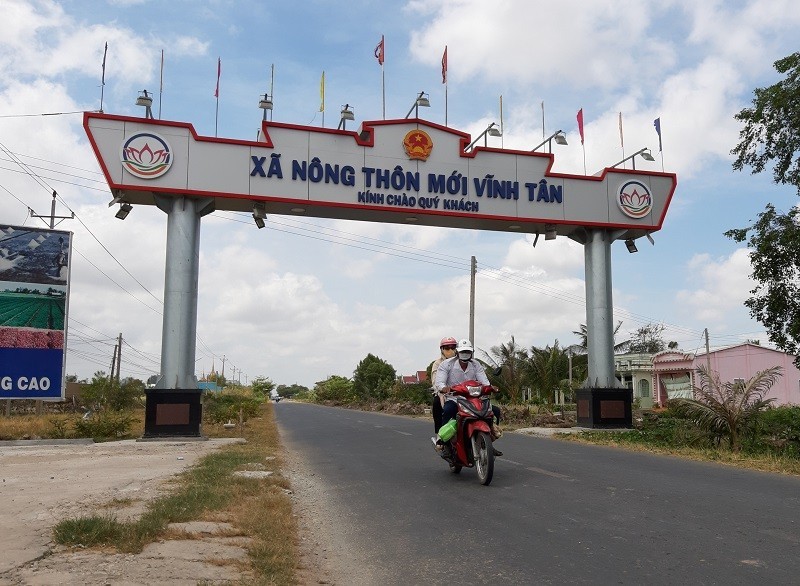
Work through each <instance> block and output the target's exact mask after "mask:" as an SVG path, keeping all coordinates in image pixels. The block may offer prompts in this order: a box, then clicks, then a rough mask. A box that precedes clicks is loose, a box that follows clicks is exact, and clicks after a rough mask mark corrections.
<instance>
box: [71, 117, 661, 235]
mask: <svg viewBox="0 0 800 586" xmlns="http://www.w3.org/2000/svg"><path fill="white" fill-rule="evenodd" d="M84 126H85V128H86V132H87V134H88V136H89V140H90V141H91V143H92V146H93V148H94V150H95V153H96V155H97V158H98V160H99V162H100V165H101V167H102V169H103V172H104V174H105V176H106V179H107V181H108V183H109V186H110V187H111V189H112V191H113V192H114V195H115V196H116V197H118V198H119V200H118V201H124V202H127V203H131V204H137V203H139V204H153V203H154V195H153V194H154V193H158V194H162V195H169V194H174V195H193V196H199V197H213V198H214V209H217V210H235V211H253V206H254V205H258V206H261V207H262V208H263V210H264V212H265V213H276V214H286V215H307V216H309V217H328V218H338V219H350V220H367V221H377V222H393V223H400V224H403V223H414V224H416V225H421V226H424V225H431V226H448V227H457V228H473V229H480V230H499V231H510V232H513V231H519V232H529V233H533V232H540V233H544V232H549V233H555V234H558V235H570V234H572V233H573V232H574V231H575V230H576V228H579V227H581V226H584V227H590V228H598V227H603V228H611V229H615V230H622V231H623V232H624V235H622V236H621V237H622V238H637V237H641V236H644V235H645V234H646V233H648V232H653V231H656V230H659V229H660V228H661V225H662V223H663V221H664V217H665V215H666V213H667V208H668V206H669V202H670V200H671V198H672V195H673V193H674V191H675V186H676V178H675V174H673V173H657V172H649V171H640V170H627V169H616V168H610V169H605V170H603V171H602V172H601V173H599V174H598V175H596V176H585V175H569V174H562V173H554V172H552V171H551V167H552V165H553V155H550V154H545V153H532V152H528V151H517V150H511V149H495V148H485V147H477V148H475V149H472V150H469V151H468V150H466V148H467V145H469V142H470V136H469V135H468V134H466V133H463V132H460V131H457V130H454V129H452V128H448V127H444V126H440V125H437V124H434V123H432V122H427V121H423V120H416V119H415V120H384V121H374V122H364V123H363V124H362V126H361V128H360V129H359V130H358V131H356V132H352V131H346V130H334V129H326V128H318V127H309V126H297V125H292V124H281V123H274V122H267V121H265V122H263V123H262V131H261V133H260V140H258V141H246V140H231V139H219V138H211V137H202V136H198V135H197V133H196V132H195V130H194V127H193V126H192V125H190V124H187V123H181V122H169V121H163V120H152V119H142V118H131V117H125V116H114V115H108V114H98V113H87V114H85V115H84Z"/></svg>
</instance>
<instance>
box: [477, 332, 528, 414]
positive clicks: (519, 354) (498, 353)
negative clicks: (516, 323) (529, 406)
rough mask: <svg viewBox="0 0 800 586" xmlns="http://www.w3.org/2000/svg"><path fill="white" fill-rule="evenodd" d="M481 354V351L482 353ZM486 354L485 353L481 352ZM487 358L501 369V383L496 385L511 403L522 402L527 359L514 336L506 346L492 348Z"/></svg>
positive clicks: (525, 353)
mask: <svg viewBox="0 0 800 586" xmlns="http://www.w3.org/2000/svg"><path fill="white" fill-rule="evenodd" d="M482 352H483V351H482ZM483 353H484V354H487V353H486V352H483ZM487 357H488V358H489V359H490V360H491V361H492V362H493V363H494V364H495V365H496V366H500V367H502V371H501V372H500V380H501V383H500V384H499V385H498V386H499V387H500V388H501V390H502V391H506V392H507V393H508V395H509V397H511V400H512V401H513V402H517V403H521V402H522V382H523V381H522V379H523V376H524V368H523V365H524V363H525V361H526V360H527V359H528V354H527V352H525V349H524V348H520V347H519V346H518V345H517V341H516V340H515V339H514V336H511V340H510V341H509V342H508V343H506V344H500V345H499V346H492V347H491V348H490V349H489V354H487Z"/></svg>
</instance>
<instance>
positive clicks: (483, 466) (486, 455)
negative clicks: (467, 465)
mask: <svg viewBox="0 0 800 586" xmlns="http://www.w3.org/2000/svg"><path fill="white" fill-rule="evenodd" d="M472 455H473V457H474V458H475V470H476V471H477V472H478V480H480V481H481V484H483V485H484V486H486V485H488V484H489V483H490V482H491V481H492V475H493V474H494V448H493V447H492V438H491V436H490V435H489V434H488V433H486V432H485V431H479V432H477V433H475V434H474V435H473V436H472Z"/></svg>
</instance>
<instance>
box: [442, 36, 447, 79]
mask: <svg viewBox="0 0 800 586" xmlns="http://www.w3.org/2000/svg"><path fill="white" fill-rule="evenodd" d="M442 83H447V45H445V46H444V55H442Z"/></svg>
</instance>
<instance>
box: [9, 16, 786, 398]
mask: <svg viewBox="0 0 800 586" xmlns="http://www.w3.org/2000/svg"><path fill="white" fill-rule="evenodd" d="M3 14H4V17H3V18H4V21H5V22H4V25H5V26H4V33H3V37H2V38H0V73H2V75H0V96H2V100H0V116H2V117H0V144H1V145H2V150H1V151H0V219H1V220H2V221H3V222H7V223H10V224H24V223H27V224H28V225H36V226H40V225H42V224H41V223H37V222H39V221H38V220H35V219H33V218H30V217H29V214H28V207H30V208H32V209H34V210H35V212H37V213H39V214H46V213H48V212H49V209H50V208H49V206H50V201H51V196H50V193H51V191H52V189H56V190H57V191H58V193H59V197H60V198H61V200H63V203H62V202H61V201H60V202H59V207H58V208H57V213H58V214H60V215H67V213H68V212H67V208H66V207H65V204H66V205H68V206H69V209H71V210H73V211H75V213H76V215H77V216H78V218H79V220H69V221H65V222H63V223H62V224H60V225H59V228H60V229H67V230H72V231H74V233H75V239H74V243H75V249H76V253H75V254H73V268H72V271H73V273H72V276H73V281H72V290H71V297H70V322H69V339H68V344H69V352H68V359H67V372H68V373H70V374H72V373H75V374H78V375H79V376H80V377H90V376H91V375H92V373H94V372H95V371H96V370H108V368H109V366H110V363H111V354H112V349H113V344H114V338H116V336H117V335H118V334H119V333H120V332H122V334H123V337H124V339H125V341H126V346H125V347H124V348H123V363H122V375H123V376H125V375H131V376H137V377H140V378H145V377H146V376H148V375H149V374H153V373H156V372H157V371H158V363H159V357H160V338H161V316H160V314H159V311H160V307H159V300H160V299H162V297H163V285H164V242H165V233H166V217H165V216H164V214H163V213H162V212H160V211H158V210H157V209H155V208H147V207H144V206H137V207H136V208H135V209H134V211H133V212H131V214H130V216H129V217H128V219H126V220H125V221H124V222H120V221H119V220H117V219H115V218H114V216H113V210H110V209H109V208H108V207H107V203H108V201H109V200H110V199H111V196H110V193H109V191H108V189H107V188H106V187H104V184H103V183H102V178H101V177H100V175H99V174H98V171H99V168H98V165H97V162H96V161H95V159H94V155H93V153H92V152H91V150H90V148H89V146H88V142H87V140H86V136H85V133H84V132H83V129H82V126H81V116H80V115H79V114H65V115H61V116H47V117H42V116H21V115H29V114H42V113H52V112H76V111H83V110H96V109H98V108H99V106H100V87H99V86H100V76H101V62H102V56H103V46H104V44H105V43H106V42H108V45H109V49H108V56H107V61H106V63H107V65H106V85H105V88H104V96H103V109H104V110H105V111H106V112H108V113H112V114H125V115H134V116H141V115H143V111H142V109H141V108H139V107H136V106H135V105H134V102H135V98H136V96H137V94H138V92H139V91H140V90H142V89H147V90H148V91H150V92H152V93H154V95H155V96H156V101H155V103H154V111H155V113H156V114H158V107H159V99H158V94H159V85H160V84H159V70H160V56H161V51H162V50H163V51H164V55H165V65H164V84H163V94H162V96H161V100H160V106H161V115H162V118H164V119H171V120H178V121H184V122H190V123H192V124H194V126H195V128H196V129H197V131H198V132H199V133H200V134H205V135H213V134H214V127H215V106H216V101H215V98H214V89H215V84H216V72H217V59H218V58H219V59H221V61H222V75H221V78H220V98H219V117H218V134H219V136H224V137H231V138H247V139H250V138H255V135H256V131H257V130H258V128H259V126H260V121H261V116H262V111H261V110H259V109H258V107H257V104H258V100H259V97H260V95H262V94H263V93H264V92H266V91H269V88H270V73H271V67H272V66H273V65H274V74H275V75H274V89H273V98H274V104H275V109H274V111H273V119H274V120H275V121H276V122H277V121H280V122H288V123H293V124H306V125H320V124H321V123H322V115H321V113H320V112H319V105H320V97H319V84H320V76H321V73H322V71H323V70H324V71H325V76H326V111H325V125H326V126H328V127H335V126H336V124H337V123H338V112H339V109H340V107H341V105H343V104H345V103H348V104H351V105H352V106H353V107H354V110H355V116H356V121H355V125H358V124H360V123H361V122H362V121H364V120H377V119H380V118H382V112H381V110H382V101H381V68H380V66H379V65H378V63H377V60H376V59H375V57H374V56H373V51H374V49H375V46H376V44H377V43H378V41H379V40H380V38H381V35H384V36H385V39H386V61H385V64H384V74H385V80H386V114H387V118H401V117H403V116H405V114H406V112H407V111H408V109H409V107H410V106H411V104H412V102H413V100H414V97H415V95H416V94H417V93H418V92H420V91H425V92H428V93H429V94H430V99H431V104H432V106H431V108H423V109H420V117H422V118H425V119H427V120H430V121H433V122H436V123H440V124H443V123H444V121H445V103H444V102H445V86H444V85H443V84H442V83H441V57H442V53H443V51H444V47H445V45H447V46H448V84H447V117H448V125H449V126H451V127H453V128H456V129H458V130H463V131H465V132H469V133H471V134H472V135H473V136H477V134H478V133H480V132H481V131H482V130H483V129H484V128H486V126H487V124H488V123H490V122H493V121H497V122H499V97H500V95H502V96H503V123H504V131H505V134H504V136H503V137H502V139H499V138H498V139H492V141H493V142H492V143H491V146H501V145H502V146H504V147H507V148H515V149H525V148H527V149H530V148H532V147H533V146H535V145H536V144H538V143H539V142H541V140H542V137H543V130H544V135H549V134H551V133H552V132H554V131H556V130H558V129H563V130H564V131H565V132H566V134H567V138H568V141H569V144H568V145H567V146H555V145H554V147H553V148H554V151H555V164H554V169H555V170H556V171H561V172H567V173H578V174H580V173H582V172H583V150H582V149H581V145H580V139H579V137H578V134H577V132H578V131H577V125H576V119H575V116H576V113H577V111H578V109H579V108H583V111H584V117H585V137H586V145H585V146H586V148H585V154H586V168H587V172H588V173H590V174H591V173H595V172H597V171H599V170H601V169H602V168H603V167H605V166H610V165H611V164H613V163H615V162H617V161H618V160H620V159H621V158H622V149H621V146H620V136H619V128H618V122H619V113H620V112H622V117H623V128H624V143H625V153H626V154H630V153H632V152H634V151H635V150H638V149H639V148H642V147H650V148H651V149H653V150H654V151H656V150H657V136H656V134H655V131H654V129H653V120H654V119H655V118H656V117H660V118H661V123H662V135H663V145H664V151H663V159H664V168H665V170H666V171H671V172H675V173H676V174H677V176H678V189H677V191H676V194H675V197H674V198H673V201H672V204H671V207H670V210H669V212H668V214H667V218H666V221H665V223H664V228H663V229H662V230H661V231H659V232H657V233H655V234H654V235H653V236H654V239H655V246H650V244H649V243H647V242H646V241H644V240H641V241H639V243H638V244H639V252H638V253H636V254H629V253H628V252H627V251H626V250H625V247H624V245H623V244H622V243H621V242H620V243H615V244H614V246H613V247H612V257H613V286H614V292H613V295H614V305H615V319H617V320H621V321H622V322H623V327H622V331H623V332H632V331H634V330H636V329H637V328H639V327H641V326H643V325H645V324H647V323H651V322H652V323H663V324H665V325H666V326H667V330H666V332H665V336H666V338H667V339H668V340H675V341H677V342H678V343H679V345H680V347H681V348H682V349H684V350H686V351H690V352H692V351H695V350H696V349H698V348H699V347H700V346H701V345H702V343H703V341H702V331H703V329H704V328H708V329H709V332H710V336H711V344H712V346H723V345H727V344H731V343H736V342H738V341H742V340H744V339H748V338H750V339H762V340H763V341H764V342H766V338H765V337H764V334H763V328H762V327H761V326H760V325H759V324H758V323H756V322H754V321H753V320H751V319H750V318H749V316H748V313H747V310H746V309H745V308H744V307H743V305H742V303H743V301H744V299H745V298H746V297H747V294H748V291H749V289H751V288H752V287H753V283H752V282H751V281H750V280H749V278H748V275H749V272H750V269H749V264H748V259H747V255H746V251H745V250H744V249H743V248H742V247H741V245H738V244H736V243H734V242H732V241H730V240H729V239H727V238H725V237H724V236H723V232H724V231H725V230H727V229H730V228H733V227H741V226H744V225H746V224H747V223H748V222H750V221H751V220H753V219H754V218H755V217H756V215H757V214H758V213H759V212H760V211H761V210H762V209H763V208H764V206H765V205H766V203H768V202H772V203H774V204H775V205H776V206H777V207H778V208H781V209H788V208H789V207H790V206H792V205H795V202H796V197H797V196H796V193H795V192H794V190H792V189H787V188H781V187H777V186H774V185H772V184H771V182H770V177H769V176H766V175H765V176H751V175H749V174H748V173H737V172H733V171H732V170H731V161H732V158H731V156H730V154H729V153H730V150H731V148H733V147H734V146H735V144H736V142H737V138H738V131H739V127H738V123H737V122H736V121H735V120H734V119H733V116H734V114H735V113H736V112H738V111H739V110H741V109H742V108H743V107H745V106H746V105H747V104H748V103H749V102H750V100H751V99H752V90H753V89H754V88H755V87H761V86H764V85H768V84H771V83H774V82H775V81H776V79H777V77H776V74H775V72H774V69H773V67H772V64H773V62H774V61H775V60H777V59H779V58H781V57H783V56H785V55H788V54H790V53H791V52H793V51H795V50H796V49H797V47H796V31H797V28H798V25H800V10H798V9H797V8H796V6H795V4H794V3H792V2H789V1H778V0H772V1H768V0H751V1H738V2H730V1H727V2H721V1H717V2H690V1H678V0H675V1H666V2H660V3H658V4H657V5H656V4H654V3H642V2H633V1H620V0H614V1H610V0H608V1H595V2H591V3H589V2H583V3H577V2H560V3H553V2H541V1H538V0H535V1H524V0H517V1H497V2H485V1H483V2H482V1H477V0H476V1H473V0H429V1H427V2H420V1H417V0H411V1H408V2H370V1H354V2H349V3H347V4H346V5H345V4H342V3H339V2H324V1H312V2H239V1H234V0H219V1H214V2H189V1H180V0H178V1H171V2H159V1H147V0H139V1H137V0H128V1H125V0H116V1H109V2H99V1H98V2H91V3H87V2H77V1H75V2H67V1H65V2H49V1H33V0H31V1H26V0H5V1H4V2H3ZM6 31H7V32H6ZM542 102H544V104H545V125H544V129H543V127H542V107H541V103H542ZM351 125H352V123H350V124H349V125H348V127H353V126H351ZM10 153H13V155H12V154H10ZM655 154H656V162H654V163H646V162H644V161H641V160H638V161H637V168H642V169H652V170H660V168H661V159H660V157H659V155H658V153H657V152H656V153H655ZM12 158H19V160H21V161H22V162H23V163H25V164H26V165H27V169H28V171H30V172H31V173H34V174H37V175H39V176H40V177H41V178H43V179H42V183H44V185H42V184H41V183H40V182H37V181H35V180H34V179H33V178H32V177H31V176H30V175H29V174H25V173H22V172H21V167H20V166H19V164H17V163H16V162H14V161H12V160H11V159H12ZM201 238H202V240H201V275H200V305H199V310H198V311H199V315H198V318H199V321H198V334H199V337H200V343H199V344H198V353H197V356H198V368H197V373H198V374H202V373H203V372H208V370H209V369H210V368H211V367H212V364H213V365H214V367H215V368H216V369H217V370H219V369H220V368H221V363H222V360H223V357H224V360H225V364H226V375H228V376H229V377H230V376H231V374H233V375H234V376H236V377H237V378H241V380H242V382H245V381H246V380H249V379H252V378H253V377H254V376H258V375H264V376H268V377H270V378H272V379H273V380H274V381H275V382H277V383H283V384H291V383H294V382H298V383H300V384H304V385H309V386H310V385H313V383H314V382H315V381H318V380H322V379H324V378H326V377H327V376H329V375H332V374H338V375H343V376H351V375H352V372H353V370H354V368H355V367H356V365H357V363H358V361H359V360H361V359H362V358H363V357H364V356H366V354H367V353H368V352H371V353H373V354H376V355H378V356H380V357H381V358H383V359H385V360H387V361H389V362H390V363H391V364H392V365H393V366H394V367H395V368H396V369H397V371H398V373H399V374H410V373H412V372H414V371H416V370H418V369H424V368H425V367H426V366H427V365H428V364H429V363H430V361H432V360H433V359H434V358H435V356H436V353H437V343H438V340H439V338H441V337H442V336H445V335H453V336H455V337H457V338H462V337H466V336H467V334H468V307H469V262H470V257H471V256H473V255H474V256H476V258H477V261H478V278H477V287H476V288H477V301H476V313H477V316H476V338H477V339H476V344H477V346H479V347H480V348H485V349H489V348H490V347H491V346H494V345H497V344H500V343H502V342H506V341H508V340H509V339H510V337H511V336H512V335H513V336H514V337H515V339H516V340H517V342H518V343H520V344H522V345H524V346H526V347H529V346H531V345H537V346H542V345H545V344H552V343H553V342H554V341H555V340H556V339H557V340H559V342H560V343H561V344H562V345H568V344H572V343H574V342H576V341H577V339H576V337H575V336H574V335H573V334H572V332H573V330H576V329H578V326H579V324H581V323H585V319H586V318H585V305H584V303H583V300H584V297H585V293H584V274H583V250H582V248H581V247H580V246H578V245H577V244H575V243H573V242H571V241H569V240H567V239H565V238H559V239H558V240H556V241H547V242H543V241H541V240H540V242H539V244H537V246H536V248H533V247H532V246H531V241H532V237H530V236H528V235H521V234H503V233H490V232H474V231H465V230H454V229H440V228H425V227H411V226H395V225H388V224H367V223H355V222H335V221H323V220H318V219H313V218H289V217H277V216H275V217H270V218H269V219H268V222H267V228H266V229H264V230H257V229H256V228H255V226H254V225H253V223H252V220H251V219H250V218H249V216H247V215H245V214H238V215H237V214H233V213H228V212H215V213H214V214H212V215H211V216H208V217H206V218H204V220H203V225H202V232H201ZM101 243H102V246H101ZM387 252H388V253H389V254H386V253H387ZM112 255H113V256H112ZM123 267H124V269H123ZM231 369H235V370H233V371H232V370H231Z"/></svg>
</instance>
